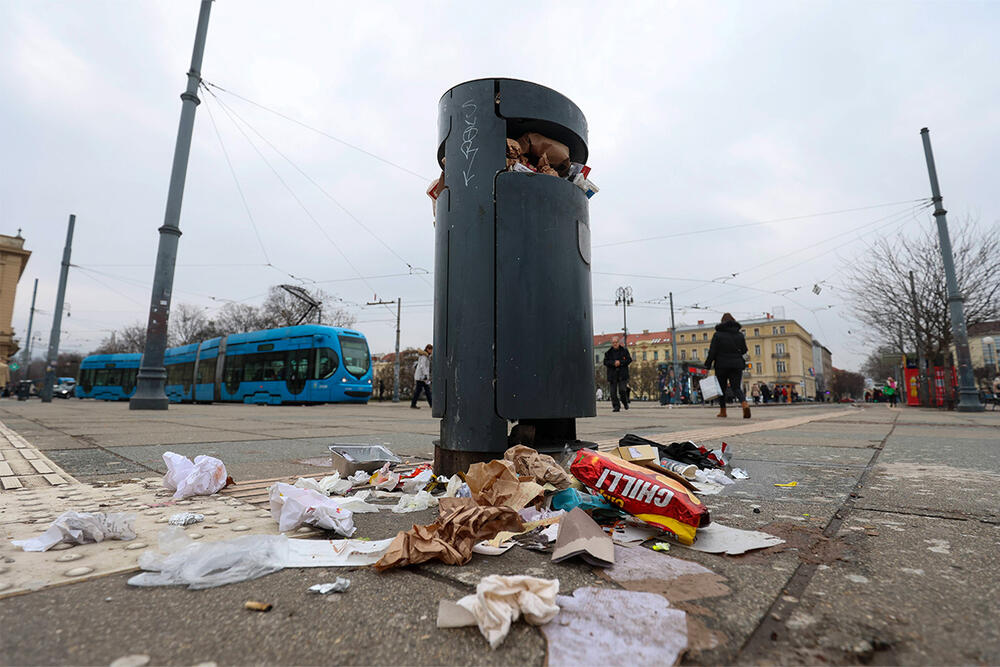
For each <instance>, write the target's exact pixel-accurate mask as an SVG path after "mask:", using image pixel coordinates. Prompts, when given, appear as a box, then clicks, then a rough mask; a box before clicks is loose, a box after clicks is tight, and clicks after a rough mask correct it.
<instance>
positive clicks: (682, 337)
mask: <svg viewBox="0 0 1000 667" xmlns="http://www.w3.org/2000/svg"><path fill="white" fill-rule="evenodd" d="M681 342H682V343H683V342H684V334H681Z"/></svg>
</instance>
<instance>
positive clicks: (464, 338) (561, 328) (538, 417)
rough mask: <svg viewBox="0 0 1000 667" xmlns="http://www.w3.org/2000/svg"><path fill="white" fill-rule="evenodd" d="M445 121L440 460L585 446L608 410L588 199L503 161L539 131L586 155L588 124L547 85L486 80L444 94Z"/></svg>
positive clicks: (437, 331) (453, 463) (439, 463)
mask: <svg viewBox="0 0 1000 667" xmlns="http://www.w3.org/2000/svg"><path fill="white" fill-rule="evenodd" d="M438 130H439V140H440V141H439V147H438V156H437V157H438V162H439V163H440V164H441V165H442V168H443V169H444V175H445V176H444V185H445V189H444V191H443V192H442V193H441V195H440V196H439V198H438V201H437V216H436V220H437V221H436V230H435V243H436V247H435V262H434V283H435V284H434V370H433V379H432V382H433V386H432V389H433V395H434V408H433V414H434V416H435V417H440V418H441V439H440V441H439V442H438V443H437V447H436V450H435V469H436V470H437V471H438V472H440V473H444V474H451V473H452V472H454V471H456V470H465V469H466V468H467V467H468V465H469V464H471V463H474V462H476V461H483V460H489V459H493V458H497V457H498V456H500V455H501V454H502V453H503V451H504V450H505V449H506V448H507V447H508V446H509V445H510V444H516V443H523V444H528V445H531V446H534V447H536V448H537V449H539V450H542V451H552V450H556V451H558V450H561V449H562V448H563V447H564V446H565V445H566V444H571V445H573V446H580V445H581V444H585V443H580V442H579V441H577V439H576V422H575V418H577V417H593V416H594V415H596V414H597V412H596V410H597V408H596V404H595V398H594V394H595V388H594V360H593V317H592V301H591V287H590V219H589V212H588V210H589V207H588V199H587V196H586V194H585V193H584V192H583V191H582V190H581V189H580V188H578V187H577V186H576V185H574V184H573V183H571V182H570V181H568V180H566V179H564V178H558V177H555V176H550V175H545V174H534V173H519V172H510V171H506V168H507V163H506V147H507V142H506V140H507V138H512V139H516V138H518V137H520V136H521V135H523V134H524V133H525V132H538V133H541V134H543V135H545V136H547V137H549V138H551V139H555V140H557V141H561V142H562V143H564V144H566V145H567V146H568V147H569V150H570V159H571V160H572V161H573V162H579V163H581V164H586V162H587V121H586V119H585V118H584V116H583V113H582V112H581V111H580V109H579V108H578V107H577V106H576V105H575V104H573V102H571V101H570V100H569V99H567V98H566V97H564V96H563V95H561V94H559V93H557V92H556V91H554V90H551V89H549V88H546V87H544V86H539V85H536V84H533V83H529V82H527V81H518V80H513V79H478V80H475V81H468V82H466V83H462V84H460V85H457V86H455V87H454V88H452V89H451V90H449V91H448V92H447V93H445V94H444V96H443V97H442V98H441V102H440V115H439V128H438ZM514 422H516V423H517V424H516V426H514V428H513V429H512V431H511V432H510V433H509V434H508V424H511V423H514ZM586 444H589V443H586Z"/></svg>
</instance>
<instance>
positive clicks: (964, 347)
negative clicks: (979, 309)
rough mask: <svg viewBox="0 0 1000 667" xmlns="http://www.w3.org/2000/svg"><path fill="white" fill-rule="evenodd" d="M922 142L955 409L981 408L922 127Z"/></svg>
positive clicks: (934, 173) (944, 216) (927, 133)
mask: <svg viewBox="0 0 1000 667" xmlns="http://www.w3.org/2000/svg"><path fill="white" fill-rule="evenodd" d="M920 137H921V139H923V142H924V157H926V159H927V174H928V176H929V177H930V181H931V196H932V198H933V201H934V219H935V221H936V222H937V228H938V240H939V242H940V244H941V260H942V261H943V262H944V277H945V281H946V283H947V286H948V311H949V315H950V316H951V335H952V337H953V338H954V339H955V351H956V353H957V354H956V356H957V357H958V358H957V360H956V361H957V362H958V410H959V412H982V411H983V410H984V409H985V406H983V404H982V403H980V402H979V392H978V391H976V381H975V378H974V376H973V374H972V357H971V355H970V354H969V332H968V330H967V329H966V326H965V312H964V308H963V306H962V303H963V302H964V300H965V299H964V298H963V297H962V293H961V292H959V291H958V280H957V278H956V277H955V256H954V254H952V250H951V238H950V237H949V235H948V218H947V213H948V212H947V211H946V210H944V206H942V198H941V189H940V188H939V187H938V178H937V169H935V167H934V152H933V151H932V150H931V135H930V131H929V130H928V129H927V128H926V127H925V128H923V129H922V130H920Z"/></svg>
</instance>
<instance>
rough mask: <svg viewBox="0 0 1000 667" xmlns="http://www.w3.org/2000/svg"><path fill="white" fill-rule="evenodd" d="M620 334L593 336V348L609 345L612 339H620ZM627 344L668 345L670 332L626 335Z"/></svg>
mask: <svg viewBox="0 0 1000 667" xmlns="http://www.w3.org/2000/svg"><path fill="white" fill-rule="evenodd" d="M621 337H622V335H621V334H620V333H609V334H597V335H595V336H594V347H599V346H601V345H607V344H609V343H610V342H611V341H612V339H614V338H621ZM628 342H629V343H632V344H635V343H651V344H654V345H655V344H657V343H669V342H670V332H669V331H650V332H649V333H638V334H635V333H630V334H629V335H628Z"/></svg>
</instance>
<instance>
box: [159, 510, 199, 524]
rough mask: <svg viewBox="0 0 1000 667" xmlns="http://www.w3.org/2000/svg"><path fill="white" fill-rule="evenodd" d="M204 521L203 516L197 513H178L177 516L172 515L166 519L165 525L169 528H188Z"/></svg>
mask: <svg viewBox="0 0 1000 667" xmlns="http://www.w3.org/2000/svg"><path fill="white" fill-rule="evenodd" d="M204 520H205V515H204V514H198V513H197V512H180V513H179V514H174V515H172V516H171V517H170V518H169V519H167V523H169V524H170V525H171V526H190V525H191V524H193V523H201V522H202V521H204Z"/></svg>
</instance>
